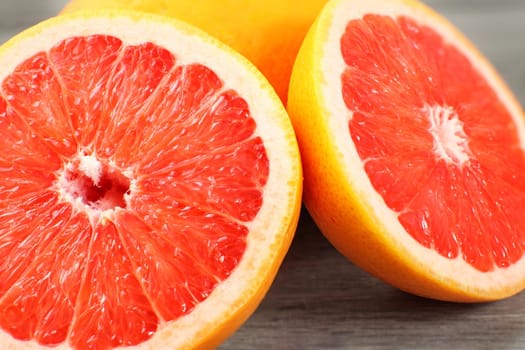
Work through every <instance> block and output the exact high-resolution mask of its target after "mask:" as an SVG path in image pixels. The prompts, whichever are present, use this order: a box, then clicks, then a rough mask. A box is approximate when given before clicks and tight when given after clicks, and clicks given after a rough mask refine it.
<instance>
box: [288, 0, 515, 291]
mask: <svg viewBox="0 0 525 350" xmlns="http://www.w3.org/2000/svg"><path fill="white" fill-rule="evenodd" d="M312 72H313V73H312ZM309 86H314V88H313V89H311V88H310V87H309ZM289 99H290V100H289V104H288V108H289V111H290V114H291V117H292V121H293V123H294V126H295V127H296V131H297V133H298V138H299V143H300V145H301V148H302V154H303V161H304V166H305V202H306V205H307V207H308V208H309V210H310V211H311V212H312V215H313V217H314V219H315V220H316V222H317V223H318V225H319V226H320V228H321V229H322V231H323V232H324V233H325V234H326V235H327V237H328V238H329V239H330V240H331V241H332V242H333V243H334V244H335V245H336V247H337V248H339V249H340V250H341V251H342V252H343V253H344V254H345V255H347V256H348V257H349V258H351V259H352V260H354V261H355V262H356V263H357V264H359V265H361V266H363V267H364V268H365V269H367V270H368V271H370V272H372V273H374V274H375V275H377V276H379V277H381V278H382V279H384V280H386V281H388V282H390V283H392V284H394V285H395V286H398V287H400V288H402V289H405V290H407V291H410V292H413V293H417V294H420V295H424V296H429V297H434V298H439V299H446V300H456V301H472V300H487V299H497V298H501V297H504V296H508V295H511V294H514V293H516V292H517V291H519V290H521V289H522V288H523V286H525V279H523V278H521V277H520V275H522V273H521V272H520V271H523V251H524V248H525V246H524V245H523V242H524V241H525V240H524V238H523V232H524V231H525V221H524V220H523V218H522V217H519V216H518V213H519V212H520V211H521V209H522V208H521V207H520V206H521V203H525V188H524V186H523V183H524V182H523V181H522V180H523V179H522V177H523V175H522V173H523V169H525V152H524V149H523V139H522V135H523V131H524V129H523V128H524V124H523V112H522V111H521V108H520V106H519V104H518V103H517V102H516V100H515V98H514V97H513V96H512V94H511V93H510V92H509V91H508V88H506V87H505V85H504V83H503V82H502V81H501V79H500V78H499V77H498V76H497V74H495V72H494V70H493V68H492V67H491V66H490V65H489V64H488V63H487V62H486V60H485V59H483V58H482V56H481V55H480V54H479V53H478V52H477V51H476V50H475V49H474V48H473V47H472V45H471V44H469V43H468V41H467V40H466V39H465V38H463V37H462V35H461V34H460V33H458V31H457V30H455V29H454V27H453V26H452V25H451V24H449V23H448V22H446V21H445V20H444V19H443V18H441V17H440V16H439V15H437V14H435V13H434V12H432V10H430V9H429V8H427V7H425V6H424V5H421V4H420V3H418V2H416V1H395V2H387V1H381V0H378V1H372V2H371V3H370V4H368V3H367V4H361V3H358V2H357V1H353V0H334V1H331V2H330V3H329V4H328V5H327V6H326V7H325V9H324V10H323V12H322V14H321V15H320V17H319V18H318V19H317V21H316V23H315V24H314V26H313V27H312V29H311V31H310V32H309V34H308V35H307V38H306V40H305V42H304V44H303V47H302V48H301V51H300V53H299V56H298V59H297V62H296V66H295V67H294V73H293V75H292V82H291V85H290V94H289ZM308 100H311V101H313V107H309V108H306V106H305V101H308ZM314 133H315V134H314Z"/></svg>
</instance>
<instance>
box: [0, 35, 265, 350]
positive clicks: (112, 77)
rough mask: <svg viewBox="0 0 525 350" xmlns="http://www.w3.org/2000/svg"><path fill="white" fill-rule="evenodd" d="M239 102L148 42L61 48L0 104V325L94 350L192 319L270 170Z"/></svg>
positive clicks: (9, 83) (230, 255)
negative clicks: (181, 319)
mask: <svg viewBox="0 0 525 350" xmlns="http://www.w3.org/2000/svg"><path fill="white" fill-rule="evenodd" d="M255 127H256V124H255V121H254V120H253V119H252V118H251V116H250V111H249V108H248V105H247V103H246V101H245V100H244V99H243V98H242V97H240V96H239V95H238V94H237V93H236V92H235V91H233V90H230V89H228V88H227V87H225V86H224V84H223V82H222V80H221V79H220V78H219V77H218V76H217V75H216V74H215V73H214V72H213V71H212V70H210V69H209V68H207V67H205V66H202V65H199V64H187V65H177V64H176V58H175V57H174V55H173V54H171V53H170V52H168V51H167V50H165V49H163V48H162V47H159V46H156V45H154V44H151V43H144V44H140V45H126V44H125V43H123V42H122V41H121V40H119V39H118V38H115V37H111V36H104V35H93V36H88V37H73V38H70V39H67V40H64V41H62V42H59V43H58V44H57V45H56V46H54V47H53V48H51V49H50V50H49V51H48V52H41V53H38V54H36V55H34V56H33V57H30V58H29V59H27V60H26V61H24V62H23V63H21V64H20V65H19V66H18V67H17V69H16V70H15V71H14V72H12V73H11V74H10V75H9V76H7V77H6V78H5V80H4V81H3V82H2V86H1V93H0V133H1V137H0V173H1V175H0V177H1V178H2V181H1V182H0V255H1V256H2V262H1V263H0V326H1V327H2V328H3V329H4V330H6V331H7V332H9V333H10V334H11V335H12V336H13V337H15V338H18V339H22V340H30V339H33V340H36V341H37V342H38V343H40V344H43V345H56V344H59V343H62V342H68V343H69V344H70V345H71V346H73V347H74V348H76V349H109V348H112V347H116V346H124V345H134V344H138V343H140V342H143V341H145V340H147V339H149V338H150V337H151V336H152V335H153V334H154V333H155V331H156V330H157V329H158V327H159V326H161V325H162V323H164V322H167V321H170V320H174V319H176V318H178V317H180V316H182V315H184V314H187V313H189V312H191V310H192V309H193V308H194V307H195V305H196V304H198V303H199V302H201V301H203V300H204V299H206V298H207V296H208V295H209V294H210V293H211V292H212V291H213V289H214V288H215V287H216V286H217V284H218V283H220V282H221V281H222V280H224V279H226V278H227V277H228V276H229V275H230V273H231V272H232V270H233V269H234V268H235V267H236V265H237V264H238V262H239V260H240V259H241V258H242V256H243V253H244V251H245V248H246V236H247V234H248V228H247V226H246V223H248V222H250V221H251V220H252V219H254V217H255V216H256V215H257V213H258V211H259V209H260V207H261V205H262V196H263V190H264V186H265V184H266V181H267V179H268V173H269V162H268V158H267V156H266V152H265V148H264V145H263V142H262V140H261V139H260V138H259V137H257V136H256V135H255V134H254V132H255Z"/></svg>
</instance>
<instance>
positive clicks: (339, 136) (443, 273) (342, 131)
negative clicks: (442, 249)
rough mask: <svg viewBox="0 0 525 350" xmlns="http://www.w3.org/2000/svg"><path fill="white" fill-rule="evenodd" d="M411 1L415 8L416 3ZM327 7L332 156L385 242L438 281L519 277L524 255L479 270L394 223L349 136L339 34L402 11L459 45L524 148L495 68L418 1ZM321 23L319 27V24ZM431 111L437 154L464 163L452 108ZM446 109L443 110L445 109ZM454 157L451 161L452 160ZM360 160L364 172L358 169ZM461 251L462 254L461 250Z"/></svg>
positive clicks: (322, 63) (326, 87)
mask: <svg viewBox="0 0 525 350" xmlns="http://www.w3.org/2000/svg"><path fill="white" fill-rule="evenodd" d="M414 5H415V6H414ZM329 7H330V8H329V9H328V8H325V11H324V17H322V18H320V21H322V22H323V25H324V24H326V26H327V28H328V30H327V31H326V33H324V32H323V34H322V35H323V36H322V39H321V38H318V40H319V41H320V42H323V43H324V44H323V45H322V46H320V47H319V51H320V52H322V53H323V54H322V55H320V59H319V61H318V62H316V64H318V65H319V71H320V72H322V82H323V83H322V87H321V88H320V89H319V91H320V93H321V96H320V100H321V101H323V105H322V107H323V109H324V110H325V111H326V112H327V113H328V115H327V118H326V120H327V121H328V122H327V123H326V124H327V127H328V132H329V134H330V136H331V137H332V138H333V139H334V142H333V144H334V145H338V149H337V150H336V154H338V156H339V157H341V162H340V163H339V164H342V165H343V166H344V172H345V174H346V177H347V179H348V182H349V186H351V187H352V188H353V189H354V190H356V191H358V192H357V193H356V195H357V198H361V199H362V201H363V203H364V206H365V207H366V210H367V211H368V212H369V213H370V217H371V219H370V221H371V222H376V223H378V224H377V225H378V226H381V227H382V233H381V234H385V232H388V237H385V241H389V242H392V244H393V245H394V246H396V248H397V249H398V253H399V255H400V256H405V257H407V260H411V261H413V265H414V266H420V267H421V268H422V269H424V270H427V271H428V275H429V276H435V278H436V279H438V280H448V281H449V282H450V281H451V280H453V284H455V285H462V286H470V287H472V288H477V287H480V288H481V289H485V290H486V289H487V288H488V286H493V287H494V288H495V289H497V288H498V286H499V285H504V284H505V283H506V281H509V280H513V281H517V280H518V279H519V276H522V275H523V271H524V270H525V259H521V260H520V261H518V262H517V263H516V264H514V265H512V266H510V267H508V268H496V269H495V270H494V271H492V272H488V273H481V272H480V271H478V270H477V269H475V268H473V267H472V266H471V265H469V264H468V263H466V262H465V261H464V260H463V259H462V258H461V257H458V258H456V259H448V258H445V257H443V256H441V255H440V254H439V253H437V252H436V251H435V250H433V249H427V248H424V247H423V246H422V245H420V244H419V243H418V242H416V241H415V240H414V239H413V238H412V237H411V236H410V235H409V234H408V233H407V232H406V230H405V229H404V228H403V226H402V225H401V224H400V222H399V221H398V214H399V213H397V212H394V211H393V210H391V209H390V208H389V207H388V206H387V205H386V204H385V202H384V200H383V198H382V197H381V195H380V194H379V193H378V192H377V191H376V190H375V189H374V188H373V186H372V184H371V182H370V179H369V178H368V176H367V175H366V172H365V170H364V163H363V161H362V160H361V158H360V157H359V155H358V153H357V150H356V147H355V145H354V144H353V141H352V139H351V138H350V137H349V131H348V122H349V120H350V119H351V118H352V113H351V112H350V111H349V110H348V108H347V107H346V105H345V103H344V101H343V98H342V94H341V91H342V89H343V86H342V81H341V75H342V73H343V71H344V69H345V67H346V64H345V62H344V61H343V58H342V55H341V52H340V38H341V36H342V35H343V33H344V31H345V28H346V26H347V24H348V22H349V21H350V20H352V19H360V18H362V17H363V16H364V15H365V14H369V13H373V14H383V15H387V16H392V17H398V16H401V15H405V16H408V17H411V18H412V19H414V20H416V22H419V23H421V24H423V25H429V26H430V27H431V28H433V29H434V30H436V31H438V32H439V33H440V34H441V35H442V36H443V38H444V39H445V40H446V41H447V42H448V43H450V44H452V45H455V46H457V47H459V48H460V50H461V51H462V52H463V54H465V55H466V56H467V57H468V58H469V59H470V61H471V63H472V64H473V65H474V66H475V67H476V68H477V69H478V70H479V71H480V72H481V73H482V74H483V75H484V76H485V77H486V78H487V80H488V81H489V83H490V84H491V86H493V87H494V88H495V91H496V92H497V93H498V97H499V98H500V100H501V101H502V102H503V103H504V104H505V106H506V107H507V108H508V110H509V111H510V113H511V114H512V117H513V120H514V122H515V123H516V126H517V130H518V133H519V137H520V140H521V144H522V148H524V149H525V125H524V120H523V119H522V112H521V108H520V106H519V104H517V103H516V101H515V100H514V99H513V98H512V96H511V94H507V93H506V92H508V89H507V88H506V87H505V86H504V85H503V84H502V82H501V81H500V79H499V78H498V77H497V76H496V74H495V73H494V71H493V68H492V67H491V66H490V65H489V64H487V63H486V61H485V60H484V59H483V58H482V57H481V56H480V55H479V54H478V53H476V52H474V51H473V50H472V49H471V46H470V44H468V43H466V41H464V39H462V38H463V37H462V36H461V35H459V33H458V32H457V31H456V30H455V29H454V28H453V27H451V26H450V25H449V24H448V23H446V22H445V21H443V20H442V19H441V18H439V17H436V16H429V15H428V12H427V11H426V9H423V8H420V7H419V5H418V4H416V3H415V2H411V1H403V0H401V1H384V0H369V1H359V0H339V1H334V2H331V3H330V4H329ZM323 25H321V26H320V27H323ZM430 107H431V108H434V111H432V112H431V113H430V116H431V120H432V119H433V120H434V126H433V128H431V129H432V132H433V136H434V140H435V141H436V146H437V147H436V149H435V151H436V155H437V156H439V157H443V158H445V159H447V160H449V161H455V162H459V163H461V162H464V161H467V160H468V157H469V149H468V142H467V141H468V140H466V139H465V137H464V132H463V130H462V125H461V122H460V121H459V120H456V118H455V116H454V112H453V111H448V110H446V108H447V107H446V106H430ZM443 109H444V110H443ZM454 159H455V160H454ZM358 164H361V166H362V171H356V167H359V165H358ZM460 255H461V254H460Z"/></svg>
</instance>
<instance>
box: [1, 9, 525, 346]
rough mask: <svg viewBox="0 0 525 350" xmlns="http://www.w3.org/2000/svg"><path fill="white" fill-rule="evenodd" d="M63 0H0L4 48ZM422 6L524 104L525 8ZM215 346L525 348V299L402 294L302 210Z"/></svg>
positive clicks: (520, 297)
mask: <svg viewBox="0 0 525 350" xmlns="http://www.w3.org/2000/svg"><path fill="white" fill-rule="evenodd" d="M217 1H220V0H217ZM283 1H284V0H283ZM305 1H308V0H305ZM364 1H365V0H364ZM64 3H65V0H52V1H42V0H0V42H3V41H5V40H6V39H7V38H9V37H10V36H11V35H13V34H14V33H16V32H18V31H20V30H22V29H23V28H25V27H28V26H29V25H31V24H34V23H36V22H38V21H39V20H41V19H44V18H47V17H49V16H52V15H54V14H55V13H57V11H58V10H59V9H60V8H61V7H62V6H63V4H64ZM427 3H428V4H429V5H431V6H432V7H434V8H435V9H437V10H438V11H439V12H441V13H442V14H443V15H445V16H446V17H447V18H449V19H450V20H451V21H452V22H453V23H455V24H456V25H457V26H458V27H459V28H460V29H461V30H462V31H464V32H465V34H466V35H467V36H469V37H470V38H471V40H472V41H473V42H474V43H475V44H476V45H477V46H478V47H479V49H480V50H481V51H482V52H483V53H485V54H486V55H487V57H488V58H489V59H490V60H491V61H492V62H493V64H494V65H495V67H496V68H497V69H498V70H499V71H500V73H501V75H502V76H503V78H504V79H505V80H506V81H507V82H508V83H509V85H510V87H511V88H512V89H513V91H514V92H515V94H516V96H517V97H518V99H519V100H520V101H521V103H522V105H523V104H525V58H524V57H525V40H524V36H525V1H523V0H499V1H495V0H428V1H427ZM0 347H1V346H0ZM221 349H223V350H229V349H231V350H251V349H275V350H308V349H312V350H313V349H320V350H322V349H501V350H503V349H516V350H518V349H525V293H522V294H520V295H517V296H515V297H512V298H510V299H507V300H503V301H500V302H496V303H490V304H479V305H462V304H452V303H443V302H438V301H432V300H428V299H423V298H418V297H415V296H411V295H408V294H406V293H403V292H400V291H398V290H396V289H394V288H391V287H390V286H387V285H385V284H384V283H382V282H380V281H378V280H377V279H375V278H373V277H371V276H369V275H368V274H366V273H365V272H363V271H361V270H359V269H358V268H356V267H355V266H354V265H352V263H350V262H348V261H347V260H345V259H344V258H343V257H342V256H341V255H339V253H338V252H337V251H336V250H335V249H334V248H332V247H331V246H330V244H329V243H328V242H327V241H326V240H325V239H324V237H323V236H322V235H321V233H320V232H319V230H318V229H317V227H316V226H315V224H314V223H313V222H312V220H311V219H310V217H309V216H308V214H307V213H306V212H303V215H302V217H301V222H300V225H299V228H298V230H297V234H296V237H295V240H294V242H293V245H292V248H291V250H290V252H289V254H288V256H287V258H286V260H285V262H284V264H283V266H282V268H281V270H280V272H279V274H278V276H277V279H276V280H275V283H274V284H273V286H272V288H271V290H270V292H269V294H268V296H267V297H266V298H265V299H264V301H263V302H262V304H261V305H260V307H259V308H258V310H257V311H256V313H255V314H254V315H253V316H252V317H251V318H250V319H249V320H248V321H247V322H246V324H245V325H244V326H243V327H242V328H241V329H240V330H239V331H238V332H237V333H236V334H234V335H233V336H232V337H231V338H230V339H229V340H228V341H227V342H226V343H225V344H223V346H222V347H221Z"/></svg>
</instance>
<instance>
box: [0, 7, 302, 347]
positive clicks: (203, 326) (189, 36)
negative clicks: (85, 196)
mask: <svg viewBox="0 0 525 350" xmlns="http://www.w3.org/2000/svg"><path fill="white" fill-rule="evenodd" d="M149 18H152V16H146V17H144V18H142V19H141V18H139V17H133V16H119V15H115V14H112V15H111V17H104V16H99V17H97V16H84V17H81V16H72V19H68V20H61V21H56V20H54V19H52V21H55V22H54V24H53V25H49V24H46V25H44V26H40V27H37V28H34V29H31V32H30V33H25V34H23V35H24V38H20V39H19V40H17V42H16V45H14V44H11V43H12V42H14V41H10V42H8V43H7V45H6V46H4V47H3V48H2V49H0V67H1V69H0V81H3V80H4V79H5V78H6V76H7V75H8V74H10V73H11V72H12V71H13V70H14V69H15V67H16V66H17V65H18V64H19V63H20V62H22V61H24V60H25V59H27V58H28V57H30V56H32V55H34V54H36V53H37V52H41V51H48V50H49V49H50V48H51V47H52V46H54V45H55V44H56V43H58V42H60V41H61V40H63V39H66V38H69V37H73V36H83V35H91V34H106V35H113V36H115V37H118V38H120V39H121V40H123V42H124V44H126V45H133V44H139V43H143V42H153V43H155V44H157V45H159V46H162V47H164V48H166V49H168V50H170V51H171V52H173V53H174V54H175V56H176V58H177V61H176V64H177V65H183V64H188V63H201V64H203V65H205V66H208V67H210V68H211V69H212V70H214V71H215V73H217V75H218V76H219V77H220V78H221V79H222V80H223V81H224V84H225V86H226V87H229V88H231V89H234V90H236V91H237V92H238V93H239V95H240V96H242V97H243V98H244V99H245V100H246V101H247V103H248V105H249V108H250V113H251V116H252V117H253V118H254V119H255V121H256V123H257V129H256V135H257V136H259V137H261V138H262V140H263V142H264V146H265V149H266V153H267V156H268V158H269V163H270V173H269V177H268V182H267V184H266V186H265V188H264V196H265V197H264V198H271V200H264V201H263V205H262V207H261V209H260V211H259V213H258V215H257V217H256V218H255V219H254V220H253V221H252V222H249V223H246V224H245V226H247V227H248V229H249V231H250V234H249V235H248V237H247V247H246V251H245V253H244V257H243V259H242V260H241V262H240V263H239V265H238V266H237V267H236V268H235V270H234V271H233V272H232V274H231V276H230V277H229V278H227V279H226V280H224V281H223V282H221V283H220V284H219V285H218V286H217V287H216V289H215V290H214V291H213V292H212V293H211V295H210V296H209V297H208V298H207V299H206V300H205V301H203V302H202V303H200V304H198V305H197V306H196V308H195V309H194V310H193V311H192V312H191V313H189V314H188V315H186V316H183V317H181V318H179V319H177V320H175V321H172V322H166V323H163V324H160V325H159V329H158V331H157V332H156V333H155V334H154V336H153V337H152V338H151V339H149V340H148V341H146V342H144V343H142V344H139V345H137V346H133V347H131V348H133V349H143V350H145V349H148V350H163V349H170V350H172V349H179V348H183V346H184V347H188V346H189V347H190V348H191V341H192V340H193V339H199V338H200V337H202V336H203V334H204V335H205V334H207V333H209V332H210V330H211V329H217V328H218V327H220V325H221V324H222V322H224V321H225V320H227V318H228V315H233V314H235V313H236V312H238V310H239V309H240V308H242V307H243V306H244V303H245V302H246V301H247V300H246V298H247V297H248V298H249V297H250V296H252V295H253V294H256V293H258V287H259V285H260V284H262V283H263V282H264V281H265V279H266V278H267V276H268V274H270V270H271V269H272V268H273V267H272V266H271V265H272V264H271V263H275V257H276V256H277V255H279V254H281V251H280V250H281V249H282V247H283V244H285V242H286V241H288V240H289V239H290V237H289V236H287V235H286V233H287V229H288V227H289V226H293V223H291V221H290V220H291V217H290V216H291V213H290V208H291V207H293V206H294V204H293V203H294V202H295V201H297V188H296V187H295V186H296V185H297V184H298V183H299V181H298V175H299V174H300V163H299V156H298V153H297V147H296V144H295V140H294V139H293V137H291V135H293V131H292V129H291V125H290V124H289V120H288V117H287V115H286V112H285V110H284V108H283V106H282V105H281V104H280V102H279V100H278V98H277V97H276V95H275V94H274V93H273V91H272V90H271V89H270V88H269V87H268V86H269V85H267V83H266V82H265V81H264V80H263V79H262V76H260V75H259V73H258V72H255V70H254V68H253V67H252V66H251V65H247V63H246V61H244V60H242V59H241V58H240V56H236V55H232V53H231V52H230V51H227V50H224V48H223V47H221V44H219V43H217V42H216V41H214V40H212V39H207V38H206V37H202V36H201V34H195V33H194V32H193V30H192V29H188V28H186V27H185V26H184V25H176V26H175V25H174V24H173V22H171V21H168V20H166V21H159V20H158V19H154V20H151V19H149ZM99 165H100V164H99V163H98V161H97V160H96V159H92V158H90V157H85V158H84V159H83V160H81V166H82V167H83V169H84V170H85V172H86V174H87V175H89V176H90V177H91V178H92V179H93V180H94V181H95V180H96V179H97V177H98V176H100V169H99ZM131 186H133V183H131ZM299 204H300V203H299ZM83 209H85V208H83ZM212 333H213V332H212ZM0 344H2V345H1V347H2V349H5V350H15V349H16V350H26V349H42V347H41V346H40V345H38V344H37V343H36V342H35V341H19V340H16V339H13V338H12V337H11V336H10V335H9V334H7V333H5V332H3V331H1V330H0ZM53 349H57V350H65V349H70V346H69V345H68V344H67V343H63V344H60V345H58V346H56V347H54V348H53ZM122 349H125V348H122Z"/></svg>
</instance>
